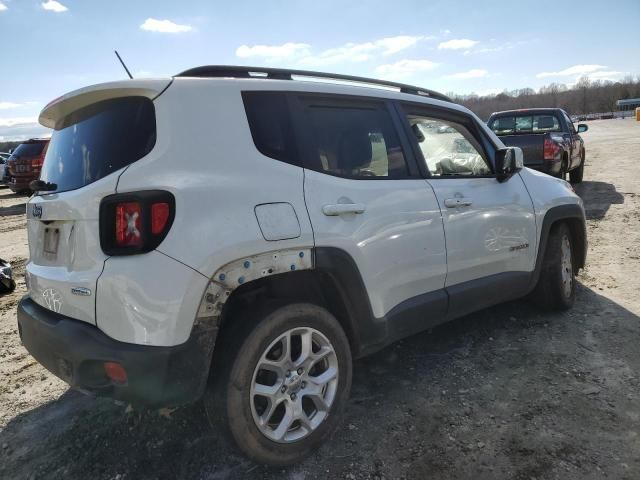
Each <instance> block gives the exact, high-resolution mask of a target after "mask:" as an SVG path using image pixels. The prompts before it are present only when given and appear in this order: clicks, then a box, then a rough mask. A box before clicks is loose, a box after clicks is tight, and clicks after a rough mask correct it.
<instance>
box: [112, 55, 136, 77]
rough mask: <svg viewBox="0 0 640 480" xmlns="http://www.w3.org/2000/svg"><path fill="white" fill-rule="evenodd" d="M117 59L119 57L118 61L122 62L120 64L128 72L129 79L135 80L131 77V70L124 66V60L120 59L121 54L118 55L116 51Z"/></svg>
mask: <svg viewBox="0 0 640 480" xmlns="http://www.w3.org/2000/svg"><path fill="white" fill-rule="evenodd" d="M114 52H115V54H116V57H118V60H120V63H121V64H122V68H124V71H125V72H127V75H129V78H133V75H131V72H130V71H129V69H128V68H127V66H126V65H125V64H124V62H123V61H122V58H121V57H120V54H119V53H118V51H117V50H114Z"/></svg>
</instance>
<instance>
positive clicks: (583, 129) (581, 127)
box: [578, 123, 589, 133]
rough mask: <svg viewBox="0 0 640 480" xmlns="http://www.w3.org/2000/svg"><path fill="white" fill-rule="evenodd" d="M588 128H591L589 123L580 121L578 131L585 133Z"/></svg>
mask: <svg viewBox="0 0 640 480" xmlns="http://www.w3.org/2000/svg"><path fill="white" fill-rule="evenodd" d="M587 130H589V125H587V124H586V123H579V124H578V133H584V132H586V131H587Z"/></svg>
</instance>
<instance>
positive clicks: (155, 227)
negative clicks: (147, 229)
mask: <svg viewBox="0 0 640 480" xmlns="http://www.w3.org/2000/svg"><path fill="white" fill-rule="evenodd" d="M169 213H170V210H169V204H168V203H166V202H158V203H154V204H153V205H151V233H153V234H154V235H158V234H160V233H162V232H163V231H164V228H165V227H166V226H167V222H168V221H169Z"/></svg>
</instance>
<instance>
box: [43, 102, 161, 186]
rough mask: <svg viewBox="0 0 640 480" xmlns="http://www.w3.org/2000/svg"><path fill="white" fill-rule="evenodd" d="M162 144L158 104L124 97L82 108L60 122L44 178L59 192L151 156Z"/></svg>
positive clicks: (97, 178) (92, 180)
mask: <svg viewBox="0 0 640 480" xmlns="http://www.w3.org/2000/svg"><path fill="white" fill-rule="evenodd" d="M155 142H156V120H155V109H154V107H153V102H152V101H151V100H149V99H148V98H146V97H123V98H116V99H111V100H105V101H102V102H98V103H95V104H92V105H89V106H88V107H85V108H82V109H80V110H77V111H75V112H73V113H71V114H70V115H68V116H66V117H64V118H63V119H61V120H60V121H59V122H58V123H57V124H56V126H55V130H54V132H53V135H52V136H51V143H50V145H49V149H48V150H47V155H46V157H45V161H44V165H43V168H42V173H41V175H40V178H41V179H42V180H44V181H46V182H51V183H55V184H56V185H57V188H56V189H55V190H54V191H55V192H63V191H68V190H74V189H77V188H80V187H83V186H85V185H88V184H90V183H93V182H95V181H96V180H99V179H101V178H103V177H106V176H107V175H109V174H111V173H113V172H115V171H116V170H119V169H121V168H123V167H125V166H127V165H130V164H131V163H133V162H135V161H136V160H139V159H140V158H142V157H144V156H145V155H147V154H148V153H149V152H150V151H151V150H152V149H153V147H154V145H155Z"/></svg>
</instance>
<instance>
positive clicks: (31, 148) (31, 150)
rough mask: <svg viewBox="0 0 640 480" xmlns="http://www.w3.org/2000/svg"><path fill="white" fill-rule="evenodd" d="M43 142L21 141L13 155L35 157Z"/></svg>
mask: <svg viewBox="0 0 640 480" xmlns="http://www.w3.org/2000/svg"><path fill="white" fill-rule="evenodd" d="M44 146H45V142H34V143H21V144H20V145H18V146H17V147H16V149H15V151H14V152H13V156H14V158H15V157H36V156H38V155H40V154H41V153H42V150H44Z"/></svg>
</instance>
